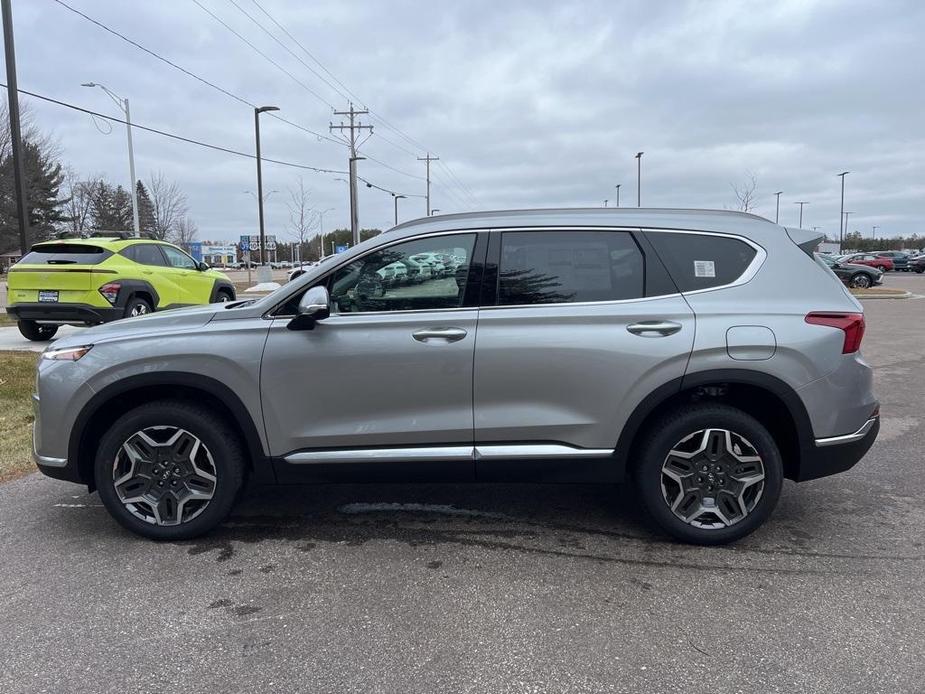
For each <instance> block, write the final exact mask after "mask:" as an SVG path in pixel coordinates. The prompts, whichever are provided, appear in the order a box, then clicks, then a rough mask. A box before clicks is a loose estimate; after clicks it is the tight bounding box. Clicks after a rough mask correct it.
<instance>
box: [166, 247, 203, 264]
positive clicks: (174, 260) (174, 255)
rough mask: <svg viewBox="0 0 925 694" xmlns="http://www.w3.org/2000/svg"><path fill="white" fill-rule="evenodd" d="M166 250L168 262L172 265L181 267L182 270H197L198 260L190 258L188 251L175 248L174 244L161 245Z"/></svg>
mask: <svg viewBox="0 0 925 694" xmlns="http://www.w3.org/2000/svg"><path fill="white" fill-rule="evenodd" d="M161 248H162V249H163V251H164V255H166V256H167V262H168V263H169V264H170V267H175V268H179V269H181V270H195V269H196V261H195V260H193V259H192V258H190V257H189V256H188V255H186V253H184V252H183V251H181V250H178V249H176V248H174V247H173V246H161Z"/></svg>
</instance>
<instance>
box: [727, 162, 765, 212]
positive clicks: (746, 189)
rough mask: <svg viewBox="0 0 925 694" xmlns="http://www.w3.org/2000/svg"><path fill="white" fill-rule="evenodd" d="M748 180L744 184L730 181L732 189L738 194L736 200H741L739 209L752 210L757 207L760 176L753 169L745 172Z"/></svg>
mask: <svg viewBox="0 0 925 694" xmlns="http://www.w3.org/2000/svg"><path fill="white" fill-rule="evenodd" d="M745 176H746V180H745V182H744V183H742V185H736V184H735V183H730V184H729V185H730V186H732V190H733V191H734V192H735V194H736V200H738V201H739V203H738V209H740V210H741V211H742V212H751V211H752V210H754V209H755V206H756V200H757V195H756V191H757V190H758V178H757V176H755V174H753V173H752V172H751V171H746V172H745Z"/></svg>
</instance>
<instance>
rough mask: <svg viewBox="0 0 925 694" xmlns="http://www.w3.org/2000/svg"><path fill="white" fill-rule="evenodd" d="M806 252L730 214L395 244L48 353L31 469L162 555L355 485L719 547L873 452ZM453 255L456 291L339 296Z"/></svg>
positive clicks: (856, 315)
mask: <svg viewBox="0 0 925 694" xmlns="http://www.w3.org/2000/svg"><path fill="white" fill-rule="evenodd" d="M820 238H821V237H820V235H818V234H816V233H814V232H809V231H805V230H800V229H789V228H788V229H784V228H782V227H779V226H777V225H775V224H773V223H771V222H768V221H767V220H764V219H761V218H759V217H756V216H753V215H749V214H746V213H739V212H730V211H715V212H709V211H683V210H645V209H641V210H640V209H635V208H629V209H628V208H622V209H617V208H611V209H604V208H597V209H588V210H536V211H513V212H491V213H474V214H469V215H453V216H451V217H430V218H425V219H421V220H417V221H414V222H409V223H406V224H402V225H400V226H397V227H395V228H393V229H391V230H390V231H388V232H386V233H383V234H381V235H379V236H376V237H375V238H373V239H369V240H367V241H365V242H363V243H361V244H359V245H357V246H355V247H353V248H351V249H350V250H348V251H347V252H346V253H343V254H341V255H338V256H336V259H335V260H333V261H330V262H327V263H322V264H320V265H318V266H316V267H313V268H312V269H311V270H310V271H309V272H307V273H306V274H305V275H303V276H302V277H300V278H298V279H297V280H295V281H293V282H291V283H289V284H286V285H283V286H282V287H281V288H280V289H278V290H276V291H275V292H273V293H271V294H269V295H267V296H265V297H263V298H260V299H257V300H255V301H247V302H239V303H231V304H227V305H224V306H217V305H213V306H208V307H200V308H191V309H185V310H182V311H178V312H172V313H171V314H170V315H163V316H161V315H158V314H154V315H152V316H145V317H143V318H140V319H138V320H132V321H122V322H117V323H113V324H110V325H104V326H99V327H95V328H91V329H89V330H87V331H85V332H82V333H80V334H76V335H69V336H66V337H64V338H62V339H60V340H58V341H57V342H56V343H55V344H54V345H53V346H52V347H51V348H49V349H48V350H46V351H45V352H44V354H43V355H42V358H41V360H40V362H39V366H38V376H37V381H36V387H37V392H36V395H35V413H36V417H35V426H34V429H33V431H34V455H35V460H36V462H37V464H38V466H39V468H40V469H41V470H42V471H43V472H45V473H46V474H48V475H50V476H52V477H56V478H59V479H65V480H71V481H74V482H78V483H81V484H85V485H89V486H90V487H91V489H96V490H98V492H99V495H100V499H101V501H102V503H103V505H104V506H105V507H106V508H107V510H108V511H109V512H110V513H111V514H112V515H113V517H114V518H115V519H116V520H117V521H118V522H119V523H121V524H122V525H124V526H125V527H126V528H128V529H130V530H132V531H134V532H136V533H139V534H141V535H144V536H147V537H150V538H156V539H162V540H167V539H170V540H176V539H179V538H189V537H193V536H196V535H200V534H202V533H204V532H207V531H208V530H209V529H211V528H213V527H215V525H216V524H218V523H220V522H221V521H222V520H223V519H224V518H225V517H226V516H227V515H228V513H229V511H230V510H231V508H232V505H233V503H234V501H235V499H236V498H237V496H238V493H239V491H240V490H241V489H242V488H243V485H244V482H245V480H247V481H248V483H249V484H260V483H262V482H270V483H276V484H278V483H294V482H305V481H320V480H334V479H341V480H344V479H351V478H354V477H355V476H356V475H357V474H367V475H372V476H374V477H375V478H376V479H380V478H382V477H384V476H391V477H392V478H393V479H395V478H398V479H401V478H402V476H405V478H406V479H408V478H409V477H410V478H411V479H416V480H426V479H430V480H433V479H440V480H468V481H476V480H478V481H482V482H485V481H491V480H524V479H534V480H536V479H539V480H546V481H575V480H582V481H585V482H590V481H593V482H596V483H610V482H619V481H621V480H627V481H629V482H630V483H631V484H632V485H633V488H634V490H635V493H634V494H635V497H636V498H638V500H639V502H640V503H641V505H642V507H643V508H644V509H645V510H646V512H647V514H648V515H649V517H650V518H651V519H652V520H653V521H654V523H655V525H656V526H657V527H658V528H660V529H662V530H663V531H664V532H666V533H668V534H670V535H672V536H673V537H675V538H678V539H680V540H683V541H687V542H694V543H702V544H718V543H724V542H730V541H733V540H736V539H738V538H741V537H743V536H745V535H747V534H748V533H750V532H751V531H753V530H754V529H755V528H757V527H758V526H760V525H761V524H762V523H764V522H765V520H767V519H768V518H769V516H770V515H771V513H772V511H773V509H774V507H775V505H776V504H777V501H778V498H779V496H780V493H781V488H782V483H783V480H784V478H788V479H791V480H795V481H798V482H800V481H804V480H811V479H815V478H818V477H823V476H826V475H831V474H835V473H838V472H842V471H844V470H847V469H849V468H851V467H852V466H853V465H855V464H856V463H857V462H858V461H859V460H860V459H861V457H862V456H863V455H864V454H865V453H866V451H867V450H868V448H869V447H870V446H871V444H872V443H873V441H874V439H875V437H876V436H877V432H878V430H879V405H878V402H877V400H876V398H875V397H874V394H873V392H872V389H871V385H872V374H871V369H870V367H869V366H868V365H867V363H866V362H865V361H864V359H863V358H861V356H860V352H859V350H860V345H861V340H862V338H863V336H864V314H863V308H862V306H861V304H860V303H859V302H858V301H857V300H856V299H854V298H853V297H852V296H851V295H850V294H849V293H848V292H847V291H845V290H844V288H843V287H842V286H841V285H840V284H839V282H838V280H837V278H835V277H834V276H833V274H832V272H831V271H830V269H829V267H828V265H827V264H825V263H823V262H817V261H815V260H814V257H813V253H812V249H814V248H815V247H816V246H817V245H818V243H819V241H820ZM447 244H452V247H454V248H455V249H457V250H456V251H454V255H459V256H461V257H462V259H463V260H464V262H463V265H467V266H468V274H467V275H466V277H465V278H464V281H462V282H461V283H460V284H459V286H457V283H456V282H444V283H435V282H428V283H424V284H421V285H414V286H409V287H405V288H403V291H401V292H396V293H394V294H393V293H390V292H386V293H385V295H384V296H380V297H375V296H369V295H365V294H364V293H363V292H358V291H356V290H357V287H358V285H360V284H361V283H362V282H364V281H367V280H366V279H365V278H368V275H369V274H370V273H375V272H377V271H378V270H380V269H381V268H383V267H385V266H386V265H390V264H392V263H394V262H396V258H406V257H414V256H417V255H419V254H421V253H427V252H435V251H440V250H441V249H445V248H446V247H447ZM782 277H786V278H787V281H786V282H781V278H782ZM476 326H478V340H476V339H475V338H476ZM799 520H800V519H799V518H798V517H794V518H791V519H789V520H788V522H791V523H793V522H799Z"/></svg>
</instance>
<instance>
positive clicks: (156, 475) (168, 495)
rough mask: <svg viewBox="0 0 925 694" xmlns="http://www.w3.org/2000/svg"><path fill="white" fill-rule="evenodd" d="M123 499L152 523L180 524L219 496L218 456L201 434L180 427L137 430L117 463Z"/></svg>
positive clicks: (115, 468) (117, 488) (116, 476)
mask: <svg viewBox="0 0 925 694" xmlns="http://www.w3.org/2000/svg"><path fill="white" fill-rule="evenodd" d="M112 480H113V486H114V487H115V491H116V495H117V497H118V498H119V501H121V502H122V504H123V505H124V506H125V508H126V509H128V511H129V512H130V513H131V514H132V515H133V516H135V517H137V518H140V519H141V520H143V521H145V522H146V523H151V524H152V525H180V524H181V523H186V522H189V521H191V520H193V519H194V518H196V517H197V516H198V515H199V514H201V513H202V512H203V511H204V510H205V509H206V507H207V506H208V505H209V501H210V500H211V499H212V496H213V495H214V494H215V486H216V468H215V461H214V460H213V458H212V454H211V453H210V452H209V449H208V448H207V447H206V445H205V444H204V443H203V442H202V441H201V440H200V439H199V438H197V437H196V436H194V435H193V434H191V433H190V432H188V431H186V430H185V429H180V428H179V427H174V426H153V427H148V428H146V429H144V430H142V431H136V432H135V433H134V434H132V435H131V436H129V437H128V438H127V439H126V440H125V442H124V443H123V444H122V445H121V446H120V447H119V450H118V452H117V453H116V458H115V460H114V461H113V466H112Z"/></svg>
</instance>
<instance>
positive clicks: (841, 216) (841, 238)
mask: <svg viewBox="0 0 925 694" xmlns="http://www.w3.org/2000/svg"><path fill="white" fill-rule="evenodd" d="M850 173H851V172H850V171H842V172H841V173H840V174H838V175H839V176H840V177H841V211H840V213H839V215H838V252H839V253H841V250H842V248H841V247H842V242H843V241H844V238H845V231H844V228H843V227H842V222H843V221H844V219H845V176H847V175H848V174H850Z"/></svg>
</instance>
